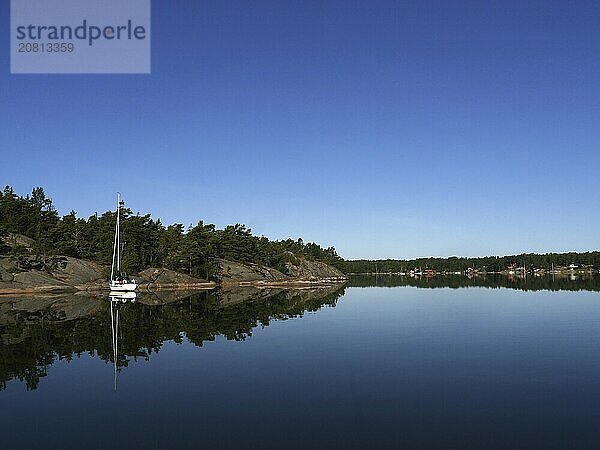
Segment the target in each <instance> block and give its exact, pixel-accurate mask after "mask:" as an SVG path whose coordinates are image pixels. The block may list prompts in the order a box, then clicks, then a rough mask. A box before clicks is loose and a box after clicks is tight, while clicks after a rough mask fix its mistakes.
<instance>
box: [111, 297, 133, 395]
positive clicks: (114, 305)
mask: <svg viewBox="0 0 600 450" xmlns="http://www.w3.org/2000/svg"><path fill="white" fill-rule="evenodd" d="M135 298H136V294H135V292H111V293H110V294H109V296H108V299H109V300H110V326H111V331H112V348H113V366H114V374H115V375H114V388H115V391H116V390H117V360H118V357H119V310H120V309H121V304H123V303H127V302H132V303H133V302H135Z"/></svg>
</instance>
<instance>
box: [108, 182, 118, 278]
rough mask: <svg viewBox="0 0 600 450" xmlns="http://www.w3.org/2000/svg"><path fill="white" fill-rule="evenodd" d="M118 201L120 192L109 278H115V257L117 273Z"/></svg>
mask: <svg viewBox="0 0 600 450" xmlns="http://www.w3.org/2000/svg"><path fill="white" fill-rule="evenodd" d="M119 201H120V194H119V193H118V192H117V222H116V224H115V239H114V243H113V256H112V265H111V266H110V280H111V281H112V280H114V279H115V259H116V263H117V273H118V272H119V257H118V255H117V251H118V248H119V244H118V240H119V209H120V208H119Z"/></svg>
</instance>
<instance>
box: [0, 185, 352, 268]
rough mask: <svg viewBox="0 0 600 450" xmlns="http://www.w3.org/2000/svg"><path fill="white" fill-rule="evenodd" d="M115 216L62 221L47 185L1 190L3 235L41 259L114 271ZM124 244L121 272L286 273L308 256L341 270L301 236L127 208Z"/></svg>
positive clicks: (336, 260) (333, 257)
mask: <svg viewBox="0 0 600 450" xmlns="http://www.w3.org/2000/svg"><path fill="white" fill-rule="evenodd" d="M115 222H116V212H115V211H106V212H105V213H103V214H94V215H92V216H90V217H88V218H87V219H86V218H83V217H79V216H78V215H77V213H76V212H75V211H71V212H70V213H69V214H66V215H64V216H62V217H61V216H60V215H59V214H58V212H57V210H56V208H55V206H54V204H53V202H52V199H50V198H48V197H47V196H46V193H45V191H44V189H43V188H42V187H36V188H34V189H33V190H32V192H31V194H28V195H25V196H20V195H18V194H17V193H15V191H14V190H13V188H11V187H10V186H6V187H5V188H4V190H3V191H1V192H0V235H2V234H4V235H6V234H8V233H11V234H20V235H24V236H27V237H29V238H31V239H32V240H33V244H32V246H31V251H32V252H33V253H34V255H36V256H38V257H40V258H46V257H48V256H53V255H62V256H71V257H74V258H81V259H87V260H90V261H95V262H98V263H100V264H103V265H108V266H110V262H111V258H112V246H113V236H114V230H115ZM121 230H122V235H123V241H124V252H123V261H122V267H123V269H124V270H125V271H127V272H129V273H137V272H139V271H141V270H143V269H146V268H148V267H165V268H168V269H172V270H177V271H181V272H186V273H189V274H191V275H194V276H198V277H202V278H207V279H212V278H213V277H214V276H215V273H216V264H215V260H216V259H217V258H223V259H229V260H235V261H241V262H251V263H257V264H262V265H266V266H269V267H273V268H276V269H278V270H281V271H283V272H284V273H285V270H286V269H285V262H286V261H287V260H288V259H289V258H290V257H292V256H291V255H290V254H293V255H295V256H301V257H304V258H306V259H309V260H318V261H322V262H325V263H328V264H331V265H334V266H336V267H338V268H342V264H343V260H342V258H341V257H340V256H338V254H337V252H336V250H335V248H334V247H329V248H323V247H321V246H320V245H318V244H315V243H313V242H308V243H305V242H303V241H302V239H297V240H293V239H286V240H280V241H274V240H270V239H268V238H267V237H264V236H255V235H253V234H252V230H251V229H249V228H247V227H246V226H245V225H242V224H236V225H228V226H226V227H225V228H223V229H218V228H217V227H216V226H215V225H213V224H207V223H204V222H203V221H202V220H200V221H198V222H197V223H196V225H193V226H189V227H187V228H186V227H185V226H184V225H183V224H181V223H175V224H172V225H163V223H162V222H161V221H160V219H154V218H152V216H151V214H145V215H140V214H139V213H138V214H134V213H133V212H132V211H131V210H130V209H128V208H124V209H122V210H121ZM9 252H10V253H11V254H12V255H13V256H18V255H19V254H28V253H29V250H27V249H25V248H24V247H22V246H13V247H12V248H10V247H8V246H4V247H1V246H0V254H2V253H5V254H6V253H9Z"/></svg>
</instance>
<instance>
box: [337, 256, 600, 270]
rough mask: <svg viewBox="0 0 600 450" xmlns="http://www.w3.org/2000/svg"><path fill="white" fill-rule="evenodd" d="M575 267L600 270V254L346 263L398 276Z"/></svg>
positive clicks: (353, 268) (350, 268)
mask: <svg viewBox="0 0 600 450" xmlns="http://www.w3.org/2000/svg"><path fill="white" fill-rule="evenodd" d="M570 264H575V265H576V266H578V268H595V269H600V252H597V251H594V252H585V253H577V252H569V253H545V254H539V253H523V254H520V255H509V256H485V257H480V258H464V257H458V256H452V257H450V258H418V259H383V260H367V259H357V260H352V261H346V262H345V271H346V273H398V272H406V271H409V270H412V269H415V268H419V269H421V270H425V269H433V270H436V271H438V272H465V271H466V270H468V269H469V268H471V269H477V270H485V271H486V272H500V271H503V270H506V269H507V268H509V267H511V266H512V267H525V268H526V269H527V270H530V269H533V268H538V269H546V270H549V269H551V268H552V267H553V266H554V267H555V268H558V267H566V266H569V265H570Z"/></svg>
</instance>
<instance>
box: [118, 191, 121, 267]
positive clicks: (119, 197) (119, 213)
mask: <svg viewBox="0 0 600 450" xmlns="http://www.w3.org/2000/svg"><path fill="white" fill-rule="evenodd" d="M120 273H121V193H120V192H117V275H119V274H120Z"/></svg>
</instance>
